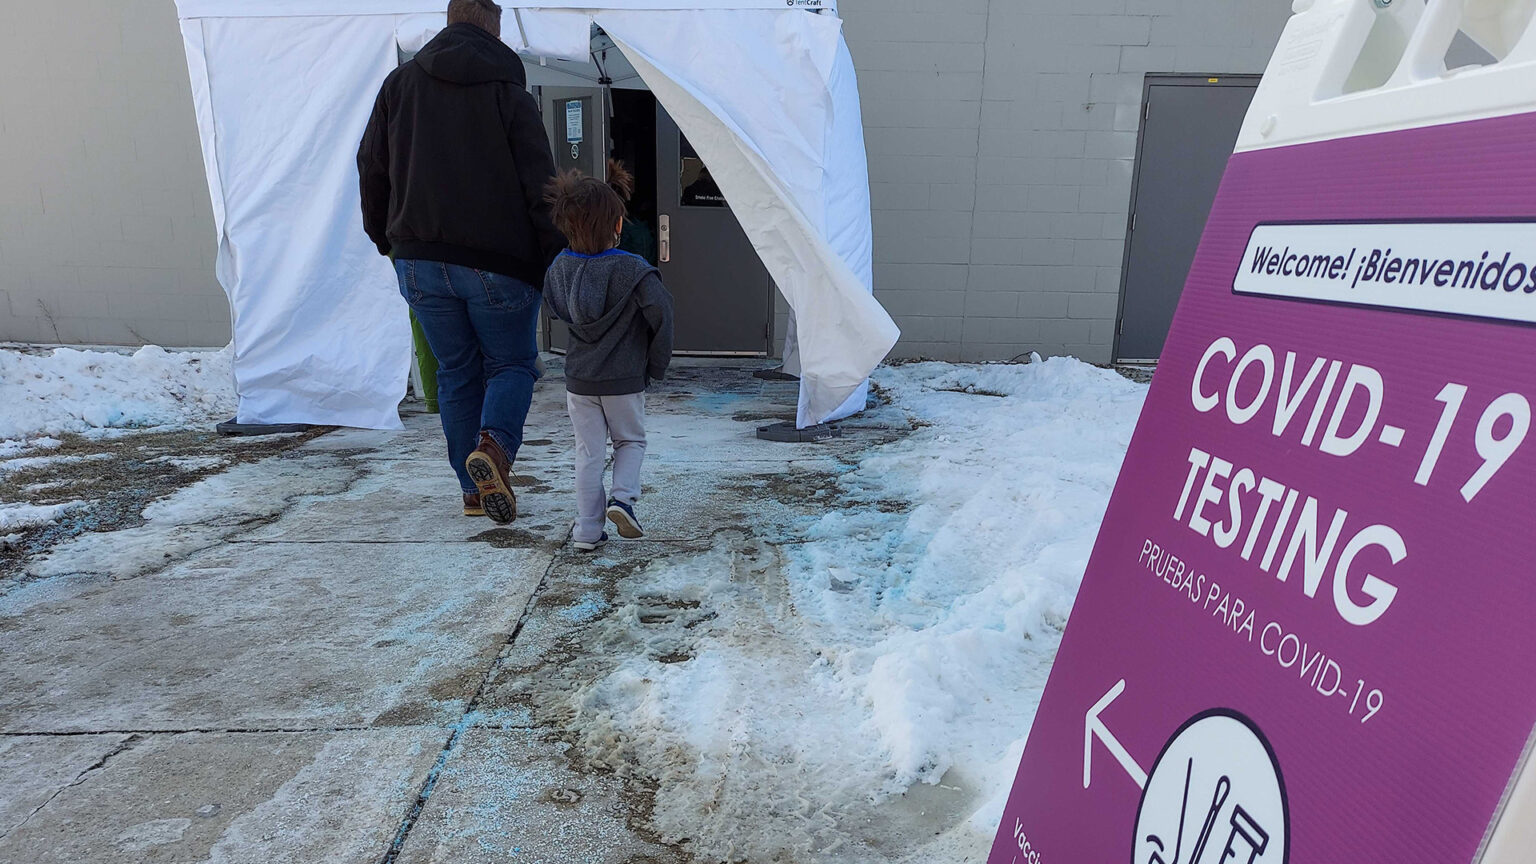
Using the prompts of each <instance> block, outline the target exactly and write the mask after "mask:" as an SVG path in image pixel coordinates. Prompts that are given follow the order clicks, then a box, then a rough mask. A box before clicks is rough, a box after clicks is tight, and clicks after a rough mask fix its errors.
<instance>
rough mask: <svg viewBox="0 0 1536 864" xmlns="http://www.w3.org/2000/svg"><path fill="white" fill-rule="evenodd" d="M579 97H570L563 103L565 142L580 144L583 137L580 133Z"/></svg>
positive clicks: (581, 126) (580, 112) (580, 110)
mask: <svg viewBox="0 0 1536 864" xmlns="http://www.w3.org/2000/svg"><path fill="white" fill-rule="evenodd" d="M581 105H582V103H581V100H580V99H572V100H571V101H569V102H567V103H565V143H567V144H580V143H581V142H582V139H583V138H584V137H585V136H584V135H583V134H582V130H583V126H584V124H583V123H582V108H581Z"/></svg>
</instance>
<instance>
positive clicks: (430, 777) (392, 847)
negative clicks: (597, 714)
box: [379, 555, 560, 864]
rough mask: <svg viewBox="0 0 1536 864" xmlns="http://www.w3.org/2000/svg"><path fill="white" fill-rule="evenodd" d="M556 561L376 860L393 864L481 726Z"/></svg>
mask: <svg viewBox="0 0 1536 864" xmlns="http://www.w3.org/2000/svg"><path fill="white" fill-rule="evenodd" d="M559 561H560V556H559V555H553V556H550V561H549V564H548V565H547V566H546V567H545V568H544V575H543V576H541V577H539V584H538V585H537V586H535V587H534V589H533V593H532V594H530V595H529V597H528V604H527V605H526V606H524V607H523V614H522V615H520V616H519V617H518V619H517V626H516V627H514V628H512V632H511V633H510V634H509V635H508V636H507V638H506V640H505V641H504V642H502V644H501V649H500V650H499V651H497V652H496V653H495V654H493V655H492V656H491V660H490V662H489V663H488V664H487V665H486V667H485V671H484V672H483V673H482V674H481V676H480V684H479V685H478V686H477V687H476V688H475V695H474V696H473V697H472V698H470V700H469V702H468V703H466V704H465V706H464V712H463V713H462V714H461V715H459V721H458V722H457V723H455V724H454V725H453V726H452V727H450V728H451V729H452V730H453V731H452V732H450V733H449V735H448V740H447V741H446V742H444V743H443V749H442V751H441V752H439V753H438V754H437V762H436V763H434V764H433V766H432V770H431V771H429V772H428V773H427V779H426V780H425V781H423V782H422V784H421V791H420V792H418V793H417V794H416V800H415V802H413V803H412V804H411V806H410V808H409V809H408V810H406V813H405V818H404V819H402V820H401V822H400V827H399V828H398V829H397V830H396V831H395V836H394V839H393V840H391V841H390V844H389V848H388V849H386V850H385V851H384V857H383V858H381V859H380V861H379V864H396V861H397V859H399V857H400V853H401V852H402V851H403V850H404V849H405V843H406V841H407V840H409V839H410V837H411V831H412V830H413V829H414V828H415V827H416V822H417V820H418V819H420V818H421V814H422V813H423V812H425V811H426V809H427V801H428V800H430V799H431V797H432V792H433V790H434V789H436V788H437V781H438V779H439V778H440V777H441V776H442V773H443V768H444V767H445V766H446V765H447V764H448V758H449V757H450V756H452V755H453V750H454V748H455V747H457V746H458V743H459V739H460V738H461V737H463V735H464V733H465V732H467V731H468V730H470V729H475V728H482V727H477V726H475V725H474V722H473V718H474V716H475V713H476V712H477V711H478V710H479V708H480V703H481V702H482V701H483V700H484V699H485V694H486V691H487V690H488V689H489V688H490V685H491V679H492V678H493V677H494V676H495V675H496V669H497V667H499V666H500V665H501V661H502V658H503V657H505V656H506V653H507V651H508V650H509V649H511V647H512V646H513V645H515V644H516V643H517V637H518V636H520V635H522V632H523V626H524V625H525V624H527V623H528V619H529V618H530V617H531V616H532V615H533V610H534V606H535V604H537V603H538V600H539V594H540V593H542V592H543V590H544V586H545V585H547V584H549V577H550V574H551V573H553V572H554V570H555V565H556V564H557V563H559ZM512 728H523V727H512Z"/></svg>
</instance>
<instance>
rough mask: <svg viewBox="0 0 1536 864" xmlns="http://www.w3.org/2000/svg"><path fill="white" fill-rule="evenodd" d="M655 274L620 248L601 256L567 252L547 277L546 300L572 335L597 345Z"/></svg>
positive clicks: (644, 261) (653, 270) (651, 269)
mask: <svg viewBox="0 0 1536 864" xmlns="http://www.w3.org/2000/svg"><path fill="white" fill-rule="evenodd" d="M654 272H657V271H656V268H654V267H652V266H651V265H650V264H649V263H648V262H647V261H646V260H645V259H644V258H641V257H639V256H637V255H631V254H629V253H628V252H620V251H618V250H617V249H613V250H609V251H608V252H604V253H603V254H601V255H581V254H578V253H575V252H571V251H570V250H566V251H565V252H562V253H561V254H560V257H558V258H556V259H555V263H554V264H552V265H550V268H549V273H548V274H547V275H546V276H545V279H544V292H545V297H546V298H547V299H548V300H549V302H550V303H551V304H553V305H554V307H555V312H556V313H557V315H558V317H560V318H561V319H563V320H564V321H565V322H566V323H567V325H568V326H569V327H570V328H571V332H573V333H575V334H576V335H577V336H579V337H581V338H582V339H583V340H584V341H587V342H596V341H599V340H601V339H602V338H603V335H604V334H605V333H607V332H608V331H609V330H611V329H613V327H614V325H615V324H617V323H618V321H619V319H620V318H621V317H622V316H623V315H624V313H625V311H626V310H627V309H628V307H629V299H630V297H631V296H633V295H634V293H635V288H636V287H637V286H638V285H639V284H640V280H642V279H644V278H645V277H646V276H647V275H649V274H651V273H654Z"/></svg>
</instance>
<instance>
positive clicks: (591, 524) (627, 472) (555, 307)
mask: <svg viewBox="0 0 1536 864" xmlns="http://www.w3.org/2000/svg"><path fill="white" fill-rule="evenodd" d="M608 174H609V179H608V182H607V183H604V182H602V181H601V180H597V179H595V178H592V177H586V176H583V175H581V174H580V173H578V172H576V171H570V172H567V173H565V174H562V175H560V176H559V177H557V178H555V180H554V181H553V182H552V183H550V187H549V194H548V196H547V198H548V201H549V203H550V207H551V212H550V215H551V216H552V217H553V219H554V222H555V227H557V228H559V229H560V231H561V233H563V234H565V236H566V239H567V240H569V241H570V248H568V249H566V250H565V251H564V252H562V253H560V256H559V257H558V258H556V259H555V263H554V264H552V265H551V266H550V268H549V272H548V273H547V274H546V275H545V277H544V299H545V301H546V302H548V303H549V308H550V311H551V312H553V313H554V315H555V317H556V318H559V319H560V320H561V321H564V322H565V323H566V324H567V325H568V326H569V328H570V341H569V346H568V347H567V349H566V354H565V389H566V395H565V400H566V407H567V408H568V409H569V411H570V414H571V425H572V426H574V427H575V429H576V514H577V516H576V526H575V528H574V529H573V530H572V532H571V542H572V545H573V546H575V547H576V548H577V549H580V550H582V551H584V552H590V551H592V550H594V549H596V548H598V547H599V546H601V545H603V544H604V543H605V542H607V541H608V534H607V532H605V531H604V530H603V524H604V520H605V518H606V520H608V521H611V522H612V523H613V525H614V528H615V529H616V530H617V531H618V532H619V536H620V537H623V538H625V539H629V540H634V539H638V538H640V537H644V536H645V532H644V531H643V530H641V528H640V520H639V519H638V518H636V516H635V504H636V503H637V502H638V501H639V500H640V464H641V462H642V461H644V459H645V388H646V385H648V384H649V383H650V382H652V381H660V380H661V379H662V378H664V377H665V376H666V373H667V365H668V364H669V363H670V362H671V360H672V295H671V294H669V293H668V292H667V289H666V286H664V285H662V283H661V274H660V272H658V271H657V269H656V268H655V267H652V266H651V265H650V264H649V263H648V262H647V261H646V260H645V259H643V258H640V257H638V256H636V255H631V254H630V253H628V252H622V251H620V250H619V249H618V248H616V247H617V246H618V244H619V235H620V234H621V233H622V232H623V230H624V219H625V206H624V202H625V201H626V200H627V199H628V197H629V193H630V192H631V190H633V188H634V179H633V178H632V177H631V176H630V174H629V173H628V172H627V171H625V170H624V167H623V166H622V165H619V164H618V163H617V162H609V163H608ZM609 440H612V441H613V493H612V495H609V494H608V493H607V492H606V491H605V490H604V489H603V469H604V466H605V464H606V462H607V456H608V447H607V443H608V441H609Z"/></svg>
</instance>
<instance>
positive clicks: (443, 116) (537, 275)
mask: <svg viewBox="0 0 1536 864" xmlns="http://www.w3.org/2000/svg"><path fill="white" fill-rule="evenodd" d="M500 36H501V7H500V6H498V5H496V4H495V3H494V2H492V0H451V2H449V4H448V26H447V28H446V29H444V30H443V32H442V33H439V34H438V35H437V37H436V38H434V39H433V40H432V41H431V42H428V43H427V45H426V47H424V48H422V49H421V51H420V53H418V54H417V55H416V57H415V58H414V59H412V60H411V61H409V62H407V63H405V64H404V65H402V66H400V68H398V69H396V70H395V71H394V72H392V73H390V75H389V77H388V78H386V79H385V80H384V86H383V87H382V88H381V89H380V90H379V97H378V100H377V101H376V102H375V103H374V106H373V116H372V117H371V118H370V119H369V121H368V128H367V130H366V131H365V132H364V133H363V142H362V146H361V147H360V148H359V149H358V152H357V170H358V175H359V177H360V182H361V186H362V198H363V227H364V228H365V229H366V230H367V231H368V236H369V238H371V239H372V240H373V242H374V243H375V244H376V245H377V246H378V247H379V252H380V253H381V254H384V255H389V256H391V257H392V258H393V259H394V262H395V273H396V275H397V276H399V278H400V293H401V294H403V295H404V296H405V299H406V302H408V303H410V305H411V309H412V310H414V311H415V313H416V318H417V320H418V321H420V322H421V328H422V330H423V332H424V333H425V334H426V337H427V344H428V345H430V346H431V348H432V353H433V355H434V356H436V358H437V362H438V371H437V384H438V403H439V406H440V408H441V412H442V421H443V433H444V434H445V435H446V436H447V438H448V458H449V460H450V461H451V462H452V463H453V468H454V471H455V472H456V473H457V474H458V477H459V485H460V487H461V488H462V489H463V491H464V513H465V515H467V516H479V515H482V514H484V515H488V516H490V517H491V518H492V519H494V520H495V521H497V522H500V523H507V522H511V521H512V520H513V519H514V518H516V516H517V499H516V497H515V496H514V495H513V494H512V489H511V486H510V485H509V482H508V479H509V477H510V475H511V470H512V461H513V460H514V459H516V458H517V451H518V448H520V447H521V446H522V443H523V424H524V422H526V421H527V419H528V406H529V403H530V401H531V400H532V398H533V385H534V382H535V381H536V380H538V377H539V372H538V368H537V365H536V362H537V357H538V345H537V341H536V340H537V325H538V314H539V305H540V304H539V301H540V298H541V295H540V286H542V285H543V284H544V270H545V269H546V267H547V266H548V265H549V262H550V261H551V260H553V259H554V257H555V255H556V254H557V253H558V252H559V250H560V248H561V247H562V246H564V242H565V241H564V238H562V237H561V236H560V233H559V232H558V231H556V230H555V227H554V225H553V223H551V222H550V219H549V207H548V205H547V204H546V203H545V202H544V187H545V185H546V184H547V183H548V182H549V180H550V179H551V178H552V177H554V174H555V164H554V157H553V156H552V155H551V154H550V150H549V141H548V139H547V138H546V137H545V135H544V125H543V121H542V120H541V119H540V117H539V109H538V105H537V103H535V101H534V99H533V97H532V96H530V95H529V94H528V92H527V89H526V84H527V80H528V79H527V76H526V73H525V72H524V71H523V62H522V60H521V59H519V58H518V56H517V54H516V53H515V52H514V51H513V50H512V49H511V48H508V47H507V46H506V45H505V44H503V43H502V41H501V38H500Z"/></svg>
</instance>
